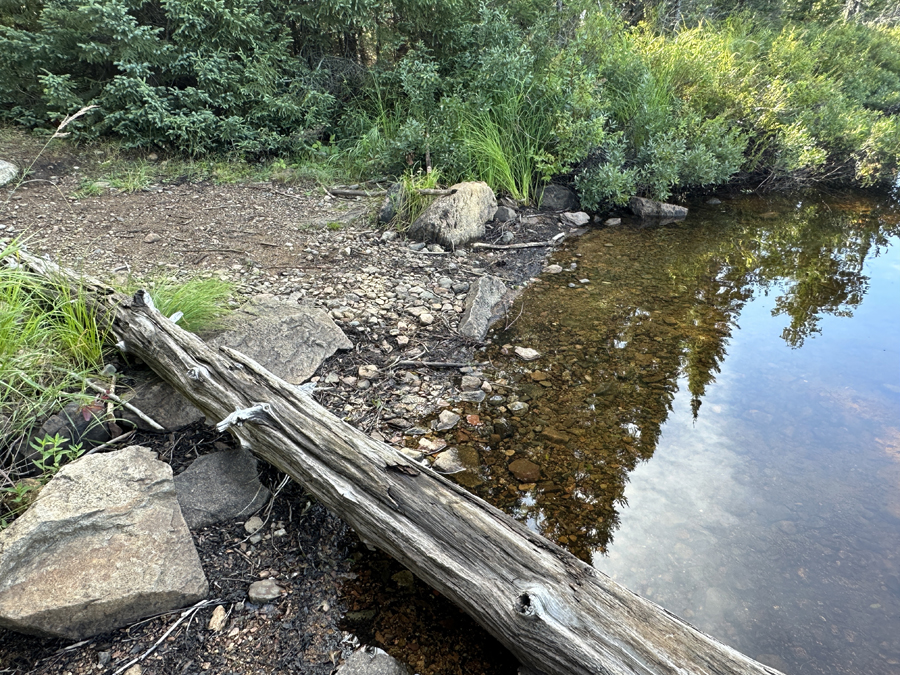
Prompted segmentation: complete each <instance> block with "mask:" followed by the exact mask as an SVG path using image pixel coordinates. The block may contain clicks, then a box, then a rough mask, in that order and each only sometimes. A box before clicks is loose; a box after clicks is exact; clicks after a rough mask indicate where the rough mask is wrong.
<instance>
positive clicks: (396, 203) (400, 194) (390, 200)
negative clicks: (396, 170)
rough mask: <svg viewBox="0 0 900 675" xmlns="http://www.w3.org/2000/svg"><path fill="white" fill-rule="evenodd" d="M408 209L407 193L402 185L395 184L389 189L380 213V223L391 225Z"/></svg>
mask: <svg viewBox="0 0 900 675" xmlns="http://www.w3.org/2000/svg"><path fill="white" fill-rule="evenodd" d="M405 208H406V191H405V190H404V189H403V185H402V184H401V183H394V184H393V185H391V187H389V188H388V191H387V194H386V195H385V196H384V201H383V202H382V203H381V209H379V211H378V222H380V223H384V224H387V223H390V222H391V221H392V220H393V219H394V218H396V217H397V216H398V215H399V214H400V213H402V212H403V210H404V209H405Z"/></svg>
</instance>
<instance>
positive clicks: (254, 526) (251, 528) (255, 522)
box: [244, 516, 263, 534]
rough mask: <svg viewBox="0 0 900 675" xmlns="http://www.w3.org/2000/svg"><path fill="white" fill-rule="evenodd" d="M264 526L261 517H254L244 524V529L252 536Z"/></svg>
mask: <svg viewBox="0 0 900 675" xmlns="http://www.w3.org/2000/svg"><path fill="white" fill-rule="evenodd" d="M262 526H263V520H262V518H260V517H259V516H253V517H252V518H248V519H247V522H246V523H244V529H245V530H246V531H247V532H249V533H250V534H253V533H255V532H256V531H258V530H259V529H261V528H262Z"/></svg>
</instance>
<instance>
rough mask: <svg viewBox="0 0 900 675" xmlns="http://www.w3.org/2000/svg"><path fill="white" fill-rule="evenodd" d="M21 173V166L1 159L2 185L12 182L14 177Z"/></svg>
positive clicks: (0, 181) (0, 177)
mask: <svg viewBox="0 0 900 675" xmlns="http://www.w3.org/2000/svg"><path fill="white" fill-rule="evenodd" d="M18 175H19V167H17V166H16V165H15V164H13V163H12V162H7V161H5V160H2V159H0V187H2V186H3V185H6V184H7V183H11V182H12V180H13V178H15V177H16V176H18Z"/></svg>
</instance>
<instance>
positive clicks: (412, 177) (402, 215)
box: [389, 169, 441, 231]
mask: <svg viewBox="0 0 900 675" xmlns="http://www.w3.org/2000/svg"><path fill="white" fill-rule="evenodd" d="M440 179H441V172H440V171H438V170H437V169H434V170H432V171H422V170H421V169H419V170H418V171H415V172H413V171H408V172H406V173H405V174H403V176H401V178H400V181H399V183H398V187H396V188H395V189H394V190H393V191H392V192H390V193H389V196H390V198H391V199H392V200H393V202H394V217H393V219H392V220H391V222H390V226H391V227H393V228H395V229H398V230H401V231H403V230H406V229H407V228H409V226H410V225H412V224H413V223H414V222H415V220H416V218H418V217H419V216H421V215H422V213H423V212H424V211H425V209H427V208H428V207H429V206H430V205H431V203H432V202H433V201H434V199H435V198H434V197H433V196H431V195H423V194H422V193H421V192H419V191H420V190H435V189H438V188H440Z"/></svg>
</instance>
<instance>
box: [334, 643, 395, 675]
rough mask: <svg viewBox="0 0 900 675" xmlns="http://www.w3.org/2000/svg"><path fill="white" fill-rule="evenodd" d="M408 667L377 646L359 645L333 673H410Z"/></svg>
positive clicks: (367, 674)
mask: <svg viewBox="0 0 900 675" xmlns="http://www.w3.org/2000/svg"><path fill="white" fill-rule="evenodd" d="M411 672H412V671H410V670H409V668H407V667H406V666H404V665H403V664H402V663H400V662H399V661H398V660H397V659H395V658H394V657H393V656H391V655H390V654H388V653H387V652H385V651H382V650H381V649H378V648H377V647H360V648H359V649H357V650H356V651H355V652H353V653H352V654H351V655H350V656H348V657H347V659H346V660H345V661H344V663H343V664H341V666H340V667H339V668H338V669H337V671H335V675H411Z"/></svg>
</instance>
